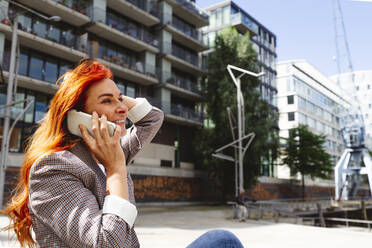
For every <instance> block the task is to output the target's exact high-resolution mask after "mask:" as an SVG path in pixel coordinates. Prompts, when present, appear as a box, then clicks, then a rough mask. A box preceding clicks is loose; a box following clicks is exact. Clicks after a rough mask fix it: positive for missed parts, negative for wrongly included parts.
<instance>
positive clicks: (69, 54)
mask: <svg viewBox="0 0 372 248" xmlns="http://www.w3.org/2000/svg"><path fill="white" fill-rule="evenodd" d="M0 32H2V33H4V34H5V37H6V38H7V39H8V40H11V37H12V30H11V28H10V27H9V26H8V25H5V24H0ZM36 34H37V33H34V34H33V33H29V32H25V31H23V30H22V29H19V30H18V39H19V42H20V44H22V45H23V46H26V47H30V48H32V49H35V50H38V51H41V52H45V53H49V54H51V55H53V56H55V57H59V58H62V59H65V60H68V61H72V62H77V61H79V60H80V59H82V58H84V57H86V54H85V51H84V50H82V51H79V50H77V49H75V48H77V46H75V45H73V46H71V47H69V46H68V44H69V42H72V40H69V39H67V37H65V39H64V40H61V41H60V43H57V42H55V41H53V40H52V39H47V38H48V36H47V37H44V38H42V37H39V36H37V35H36ZM49 38H50V37H49Z"/></svg>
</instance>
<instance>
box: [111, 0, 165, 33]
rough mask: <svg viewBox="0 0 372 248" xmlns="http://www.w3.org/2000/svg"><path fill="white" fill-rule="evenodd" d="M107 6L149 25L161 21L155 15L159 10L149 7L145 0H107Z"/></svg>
mask: <svg viewBox="0 0 372 248" xmlns="http://www.w3.org/2000/svg"><path fill="white" fill-rule="evenodd" d="M107 6H108V7H110V8H111V9H114V10H116V11H117V12H120V13H122V14H124V15H125V16H128V17H129V18H131V19H133V20H137V21H139V22H141V23H143V24H144V25H145V26H148V27H151V26H153V25H156V24H158V23H160V20H159V18H158V17H156V16H154V15H156V14H157V11H156V10H154V9H149V8H148V7H147V6H146V1H144V0H107ZM149 12H150V13H153V14H154V15H152V14H150V13H149Z"/></svg>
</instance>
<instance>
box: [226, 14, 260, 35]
mask: <svg viewBox="0 0 372 248" xmlns="http://www.w3.org/2000/svg"><path fill="white" fill-rule="evenodd" d="M230 18H231V19H230V21H231V24H232V25H234V24H239V23H241V24H244V25H245V26H246V27H247V28H248V29H249V30H251V31H252V32H253V33H255V34H258V25H257V24H256V23H255V22H253V20H251V19H250V18H249V17H248V16H246V15H244V14H243V13H241V12H238V13H235V14H232V15H231V17H230Z"/></svg>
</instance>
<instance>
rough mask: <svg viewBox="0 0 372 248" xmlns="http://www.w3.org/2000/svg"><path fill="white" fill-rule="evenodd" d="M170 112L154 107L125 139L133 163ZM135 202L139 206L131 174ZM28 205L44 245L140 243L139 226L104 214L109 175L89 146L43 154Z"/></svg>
mask: <svg viewBox="0 0 372 248" xmlns="http://www.w3.org/2000/svg"><path fill="white" fill-rule="evenodd" d="M163 118H164V114H163V112H161V110H159V109H157V108H153V109H152V110H151V111H150V112H149V113H148V114H147V115H146V116H145V117H144V118H142V119H141V120H139V121H138V122H137V123H136V124H134V125H133V126H132V127H131V128H130V129H128V132H127V135H126V136H124V137H123V138H122V147H123V150H124V154H125V157H126V159H127V164H129V162H130V161H131V160H132V159H133V157H134V156H135V155H136V154H137V153H138V151H139V150H140V149H142V147H143V146H144V145H146V144H148V143H150V141H151V140H152V139H153V137H154V136H155V134H156V133H157V131H158V130H159V128H160V126H161V124H162V122H163ZM128 184H129V185H128V186H129V198H130V199H129V200H130V202H131V203H132V204H135V200H134V193H133V181H132V179H131V177H130V175H129V173H128ZM29 186H30V193H29V197H30V198H29V203H28V208H29V211H30V215H31V219H32V226H33V230H34V232H35V235H36V237H35V238H36V242H37V245H38V247H48V248H51V247H79V248H83V247H139V246H140V245H139V243H138V239H137V236H136V233H135V231H134V229H133V228H130V227H129V225H128V224H127V223H126V222H125V221H124V220H123V219H122V218H120V217H118V216H116V215H113V214H102V207H103V203H104V199H105V195H106V178H105V175H104V173H103V172H102V170H101V169H100V168H99V167H98V165H97V164H96V162H95V161H94V159H93V158H92V156H91V154H90V152H89V151H88V150H87V148H86V146H85V144H84V143H83V142H82V141H81V142H80V143H78V144H77V145H76V146H74V147H73V148H71V149H69V150H65V151H60V152H56V153H53V154H51V155H49V156H45V157H43V158H41V159H40V160H39V161H38V162H37V163H35V164H34V165H33V166H32V168H31V171H30V182H29Z"/></svg>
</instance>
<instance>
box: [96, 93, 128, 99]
mask: <svg viewBox="0 0 372 248" xmlns="http://www.w3.org/2000/svg"><path fill="white" fill-rule="evenodd" d="M104 96H109V97H114V95H113V94H111V93H103V94H101V95H99V96H98V97H97V99H99V98H101V97H104ZM121 96H124V95H123V94H122V93H120V95H119V97H121Z"/></svg>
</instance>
